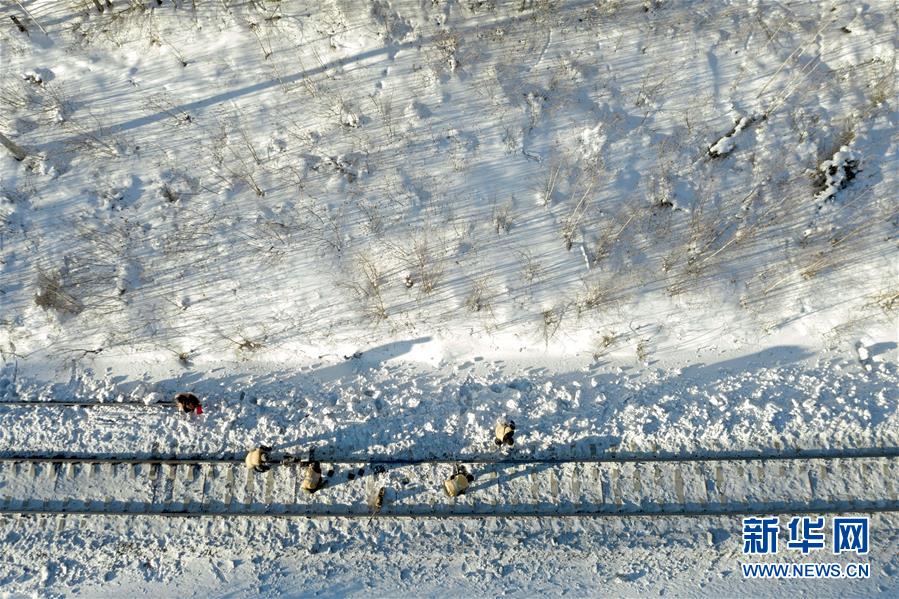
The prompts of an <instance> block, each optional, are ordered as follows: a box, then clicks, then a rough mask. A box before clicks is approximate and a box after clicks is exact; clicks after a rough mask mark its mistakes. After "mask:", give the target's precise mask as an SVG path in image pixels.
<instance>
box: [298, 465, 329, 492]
mask: <svg viewBox="0 0 899 599" xmlns="http://www.w3.org/2000/svg"><path fill="white" fill-rule="evenodd" d="M325 482H327V481H326V480H325V479H324V478H322V465H321V464H320V463H319V462H318V461H314V462H310V463H309V465H308V466H306V477H305V478H303V482H302V484H301V485H300V486H301V487H302V488H303V490H304V491H306V492H307V493H309V494H310V495H312V494H313V493H315V492H316V491H318V490H319V489H321V488H322V487H324V486H325Z"/></svg>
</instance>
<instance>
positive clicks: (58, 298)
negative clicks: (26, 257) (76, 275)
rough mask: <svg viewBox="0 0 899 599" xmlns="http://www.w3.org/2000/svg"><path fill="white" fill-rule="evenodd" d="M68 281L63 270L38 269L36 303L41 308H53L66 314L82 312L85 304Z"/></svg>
mask: <svg viewBox="0 0 899 599" xmlns="http://www.w3.org/2000/svg"><path fill="white" fill-rule="evenodd" d="M67 283H68V282H67V281H66V279H65V278H64V276H63V272H62V271H58V270H57V271H53V272H48V271H44V270H40V271H38V275H37V287H38V293H37V295H35V296H34V303H35V304H36V305H38V306H40V307H41V308H44V309H48V308H52V309H53V310H56V311H57V312H61V313H64V314H78V313H80V312H81V311H82V310H84V305H83V304H82V303H81V301H80V300H78V298H76V297H75V296H74V295H72V293H71V289H69V285H68V284H67Z"/></svg>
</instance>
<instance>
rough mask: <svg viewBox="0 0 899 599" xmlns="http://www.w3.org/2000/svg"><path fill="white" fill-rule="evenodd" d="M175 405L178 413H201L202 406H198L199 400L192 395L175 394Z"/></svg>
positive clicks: (184, 393)
mask: <svg viewBox="0 0 899 599" xmlns="http://www.w3.org/2000/svg"><path fill="white" fill-rule="evenodd" d="M175 405H176V406H178V411H180V412H186V413H188V414H190V413H191V412H196V413H197V414H202V413H203V406H201V405H200V398H199V397H197V396H196V395H194V394H193V393H186V392H183V393H178V394H176V395H175Z"/></svg>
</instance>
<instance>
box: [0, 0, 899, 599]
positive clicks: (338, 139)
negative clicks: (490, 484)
mask: <svg viewBox="0 0 899 599" xmlns="http://www.w3.org/2000/svg"><path fill="white" fill-rule="evenodd" d="M107 4H108V5H110V6H109V7H106V5H107ZM96 5H99V6H101V7H106V8H105V9H104V11H103V12H102V13H100V12H98V10H97V8H96ZM10 17H15V19H11V18H10ZM22 30H24V31H22ZM897 35H899V12H897V9H896V5H895V2H892V1H889V0H873V1H869V2H864V3H856V2H832V3H831V2H813V1H790V2H778V3H774V2H759V1H720V2H692V1H687V0H644V1H637V0H620V1H616V0H593V1H585V0H565V1H563V0H558V1H550V0H515V1H511V0H510V1H506V2H504V1H492V0H485V1H474V0H464V1H458V2H456V1H448V0H427V1H425V0H393V1H388V0H371V1H368V0H365V1H363V0H326V1H322V2H302V1H299V0H296V1H293V0H281V1H274V0H215V1H213V0H208V1H200V0H197V1H196V2H193V1H191V0H176V1H172V0H163V1H162V2H157V1H156V0H146V1H144V0H132V1H125V0H114V1H113V2H106V1H105V0H99V1H98V2H94V1H93V0H20V1H7V2H3V3H2V5H0V134H3V135H4V136H5V137H6V138H9V139H10V140H11V141H12V142H13V143H14V144H16V145H17V146H18V147H19V149H20V150H21V151H24V152H25V153H26V154H27V157H26V158H25V159H24V160H21V161H20V160H17V159H16V158H15V157H14V156H13V154H14V152H7V151H5V150H4V149H3V148H2V147H0V216H2V223H0V224H2V229H0V352H2V358H3V364H2V372H0V399H2V400H4V401H16V400H34V399H45V400H54V399H55V400H63V399H73V398H84V399H97V400H100V401H106V402H116V401H122V400H133V401H137V402H146V403H153V402H155V401H157V400H159V399H169V398H170V397H171V394H172V393H173V392H175V391H180V390H184V389H189V390H193V391H194V392H195V393H198V394H199V395H200V396H201V397H202V398H203V400H204V408H205V412H206V413H205V414H203V415H202V416H200V417H176V416H174V415H173V414H172V413H171V412H170V411H168V410H166V409H164V408H162V407H158V406H149V407H142V406H134V405H123V406H119V407H104V408H102V409H99V408H97V409H91V410H84V409H78V408H61V407H52V406H50V407H37V408H24V407H9V406H0V452H2V453H6V454H10V453H16V452H20V453H21V452H33V453H41V452H73V453H99V454H104V455H122V454H127V455H151V454H156V455H160V454H161V455H172V454H204V455H209V454H216V455H231V454H239V453H240V452H242V451H245V450H246V449H247V448H248V447H251V446H253V445H254V444H257V443H260V442H268V443H269V444H271V445H274V446H276V447H277V448H278V449H279V450H285V449H287V450H289V449H301V448H306V447H308V446H309V445H315V446H317V447H319V449H320V451H322V452H333V455H343V456H347V455H350V454H356V455H368V454H377V455H399V454H402V455H407V456H408V455H413V456H418V457H422V456H432V455H453V456H468V457H473V456H479V455H487V454H492V453H493V452H494V451H495V448H494V446H492V445H491V441H490V438H489V435H490V429H491V427H492V425H493V424H494V423H495V421H496V419H497V418H499V417H502V416H504V415H505V416H508V417H511V418H513V419H514V420H515V421H516V422H517V423H518V424H519V428H520V432H519V439H518V443H517V444H516V449H515V451H516V452H518V453H520V454H521V455H533V456H540V457H553V456H557V457H571V456H573V457H578V456H588V455H592V453H596V452H598V453H602V452H611V451H615V452H619V453H621V452H633V453H646V452H666V453H681V452H689V451H706V452H716V451H736V450H759V451H768V452H776V451H780V450H793V449H797V448H798V449H815V448H869V447H884V446H885V447H896V446H897V445H899V391H897V388H899V384H897V383H899V370H897V333H899V331H897V307H899V261H897V259H896V256H897V248H896V242H897V227H899V207H897V206H899V205H897V202H896V195H897V194H896V189H897V186H899V176H897V173H899V135H897V121H899V93H897V78H896V57H897V52H896V40H897ZM357 352H360V353H359V354H358V355H356V357H354V354H356V353H357ZM288 448H289V449H288ZM0 484H2V481H0ZM0 495H2V488H0ZM37 522H39V523H40V524H38V525H36V526H31V525H30V523H29V524H26V523H25V522H24V521H22V520H19V519H15V518H10V519H3V520H0V528H2V531H0V545H2V547H3V550H4V553H3V555H4V556H5V560H4V563H2V564H0V593H2V592H10V593H13V594H14V595H16V594H27V593H37V594H41V595H45V594H77V593H79V592H80V593H81V594H83V595H86V596H97V595H105V596H121V595H122V594H123V593H124V594H132V593H133V594H146V595H149V594H154V595H171V594H176V591H175V589H176V588H183V589H185V591H184V593H177V594H187V593H196V594H199V595H208V594H212V595H217V596H244V595H250V596H272V595H306V594H311V593H313V592H323V593H325V594H328V593H331V594H334V595H342V594H345V593H354V594H371V593H374V594H377V595H394V594H420V593H424V594H438V593H444V592H445V593H448V594H450V595H456V594H462V593H465V592H475V593H478V594H502V593H504V592H508V593H513V594H519V595H524V594H527V595H532V594H542V593H551V594H555V593H560V592H563V591H568V592H571V593H573V594H577V595H584V594H608V595H647V594H653V595H654V594H657V593H659V592H663V591H667V592H669V593H673V594H675V595H678V596H681V595H734V594H739V595H750V594H758V593H768V592H771V591H772V589H774V588H777V589H778V592H781V590H780V589H781V587H774V586H767V587H766V586H756V585H753V584H750V583H748V582H746V581H744V580H742V578H741V577H740V575H739V572H738V571H737V565H736V564H737V562H738V561H739V558H740V554H739V550H740V546H739V538H738V537H739V528H738V527H739V519H738V518H709V519H705V520H703V519H694V520H678V519H668V520H657V521H652V522H649V521H646V520H640V519H628V520H622V521H614V522H613V521H596V522H592V521H591V522H570V521H566V522H554V521H552V520H547V521H541V522H537V523H528V522H519V521H492V522H475V521H472V522H457V523H452V524H446V523H423V524H411V523H391V522H388V521H378V522H372V523H371V524H369V525H366V524H365V523H346V522H340V521H336V522H333V523H323V522H318V523H307V522H299V521H298V522H280V521H279V522H273V523H268V522H263V521H254V522H247V523H240V522H238V521H231V522H203V523H199V522H181V521H178V520H166V521H156V520H153V519H140V518H135V519H132V520H128V521H126V520H114V519H109V520H105V519H99V518H97V519H80V518H69V519H68V520H67V521H66V524H65V525H64V526H63V527H62V528H61V529H58V528H57V521H56V520H53V519H48V520H42V519H37ZM875 524H876V526H875V530H876V531H877V535H878V536H875V537H874V541H873V542H874V551H872V556H871V562H872V564H873V571H874V574H873V576H872V578H871V579H869V580H867V581H865V582H864V583H861V582H852V583H850V582H847V581H843V582H834V581H818V582H817V583H816V584H811V583H810V582H808V581H806V582H805V583H802V584H803V585H804V586H801V587H800V586H798V583H797V585H794V586H792V587H790V591H791V592H792V591H795V592H797V593H799V594H802V593H807V594H814V595H816V596H821V595H846V594H847V593H848V594H849V595H853V594H859V595H877V594H878V593H879V594H883V595H885V596H889V595H895V593H896V592H897V589H899V575H897V572H899V563H897V562H896V558H895V556H896V554H897V551H896V549H897V542H899V541H897V536H899V526H897V520H896V518H895V517H894V516H877V517H876V520H875ZM366 526H367V527H366ZM711 529H715V530H718V531H724V532H721V533H716V534H715V535H713V536H715V539H716V540H715V542H713V543H712V544H711V545H709V544H708V543H707V542H706V533H707V532H708V531H709V530H711ZM456 539H460V540H461V541H460V544H459V545H458V546H457V545H456ZM85 549H87V550H85ZM148 563H149V566H147V565H146V564H148ZM26 566H27V568H28V570H27V571H26V570H23V568H24V567H26ZM758 584H761V583H758ZM182 585H183V586H182ZM860 585H864V586H860Z"/></svg>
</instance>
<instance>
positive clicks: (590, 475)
mask: <svg viewBox="0 0 899 599" xmlns="http://www.w3.org/2000/svg"><path fill="white" fill-rule="evenodd" d="M469 464H470V467H469V470H470V471H471V472H472V474H474V476H475V479H474V482H473V483H472V485H471V487H470V488H469V490H468V493H467V494H465V495H462V496H460V497H457V498H449V497H447V496H446V495H445V494H444V493H443V491H442V482H443V480H444V478H446V476H448V475H449V473H450V468H449V467H448V465H447V462H446V461H434V462H421V463H417V464H402V463H387V462H380V463H377V464H374V463H373V462H363V461H359V462H353V463H344V464H337V463H333V462H325V463H324V470H325V471H328V470H329V469H330V470H333V472H331V473H330V476H329V478H328V484H327V485H326V486H325V488H323V489H321V490H319V491H318V492H317V493H316V494H314V495H308V494H306V493H304V492H303V491H302V490H301V487H300V484H301V482H302V480H303V473H304V468H302V467H301V466H300V464H298V463H296V462H293V463H290V464H280V465H275V466H274V467H273V468H272V469H271V470H269V471H268V472H265V473H254V472H251V471H248V470H247V469H246V468H245V467H244V465H243V464H241V463H237V462H235V461H232V460H227V461H222V460H219V461H201V460H193V461H190V460H180V461H169V462H165V461H160V460H130V461H127V460H113V459H106V460H104V459H102V458H97V459H95V460H94V459H90V458H82V459H79V460H74V459H69V460H68V461H67V460H65V459H63V458H58V459H57V458H33V459H27V458H4V459H3V460H0V482H2V485H0V488H2V495H0V513H2V514H73V515H78V514H80V515H100V516H102V515H107V516H109V515H135V516H136V515H143V516H154V515H158V516H189V517H202V516H208V517H215V516H230V517H234V516H280V517H309V518H330V517H348V518H358V517H370V516H372V515H373V509H372V507H371V506H372V501H373V499H372V498H373V497H375V496H377V495H378V493H379V491H380V490H381V489H385V490H386V492H385V498H384V503H383V506H382V507H381V509H380V510H379V511H378V512H377V514H374V515H377V516H382V517H395V518H412V517H435V518H461V517H465V518H468V517H481V518H484V517H538V516H547V517H610V516H642V515H645V516H653V515H656V516H699V515H721V514H727V515H735V514H786V513H842V512H895V511H899V496H897V490H899V489H897V485H896V483H895V482H894V481H896V480H899V457H897V456H895V455H893V456H887V457H858V456H846V457H829V458H792V459H779V460H776V461H775V460H770V459H764V458H762V459H755V460H735V459H725V460H715V459H708V458H706V459H704V460H695V459H687V460H680V461H670V460H668V461H655V462H651V461H643V462H638V461H623V462H615V461H606V462H598V461H577V462H558V461H532V462H528V463H514V462H493V463H485V462H480V463H476V462H469Z"/></svg>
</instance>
